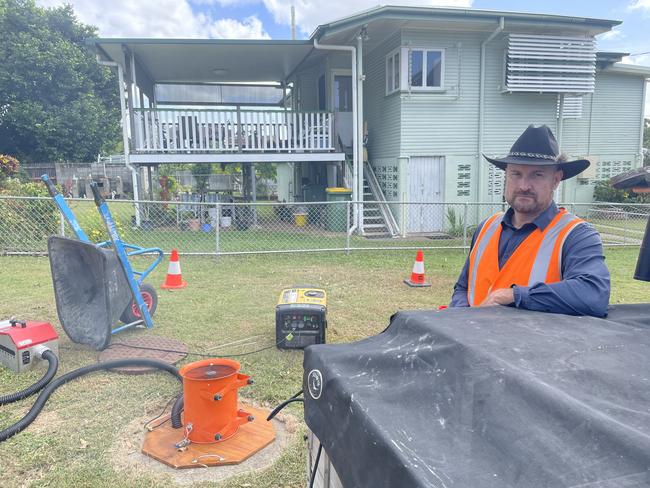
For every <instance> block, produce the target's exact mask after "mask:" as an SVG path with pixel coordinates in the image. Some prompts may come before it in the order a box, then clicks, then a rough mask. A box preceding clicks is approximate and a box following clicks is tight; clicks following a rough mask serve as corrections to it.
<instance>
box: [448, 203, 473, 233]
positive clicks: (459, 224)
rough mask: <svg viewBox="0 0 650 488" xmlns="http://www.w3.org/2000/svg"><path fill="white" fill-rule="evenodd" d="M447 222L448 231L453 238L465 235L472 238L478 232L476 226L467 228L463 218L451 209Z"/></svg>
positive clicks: (449, 209)
mask: <svg viewBox="0 0 650 488" xmlns="http://www.w3.org/2000/svg"><path fill="white" fill-rule="evenodd" d="M447 221H448V222H449V229H447V233H448V234H449V235H450V236H451V237H463V236H464V235H467V236H470V237H471V236H472V234H474V231H475V230H476V226H475V225H467V226H466V225H465V222H464V221H463V217H462V216H460V215H456V211H455V210H454V209H453V208H451V207H449V208H447ZM466 233H467V234H466Z"/></svg>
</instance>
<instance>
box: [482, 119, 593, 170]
mask: <svg viewBox="0 0 650 488" xmlns="http://www.w3.org/2000/svg"><path fill="white" fill-rule="evenodd" d="M483 157H484V158H485V159H487V160H488V161H489V162H491V163H492V164H494V165H495V166H497V167H499V168H501V169H503V170H505V169H506V166H507V165H508V163H512V164H530V165H538V166H551V165H553V166H557V167H558V168H559V169H561V170H562V171H563V172H564V174H563V176H562V179H563V180H567V179H569V178H573V177H574V176H575V175H577V174H579V173H582V172H583V171H584V170H586V169H587V168H588V167H589V164H590V163H589V161H588V160H586V159H577V160H575V161H562V160H560V147H559V146H558V144H557V140H556V139H555V136H554V135H553V132H551V129H549V128H548V126H546V125H542V126H539V127H535V126H533V125H529V126H528V128H527V129H526V130H525V131H524V133H523V134H522V135H520V136H519V139H517V140H516V141H515V143H514V144H513V145H512V148H511V149H510V154H508V155H507V156H504V157H503V158H500V159H493V158H488V157H487V156H486V155H485V154H484V155H483Z"/></svg>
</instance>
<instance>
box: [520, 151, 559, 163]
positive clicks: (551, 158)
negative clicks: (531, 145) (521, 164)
mask: <svg viewBox="0 0 650 488" xmlns="http://www.w3.org/2000/svg"><path fill="white" fill-rule="evenodd" d="M508 156H519V157H522V156H523V157H525V158H535V159H548V160H549V161H557V158H556V157H555V156H551V155H549V154H540V153H529V152H511V153H510V154H508Z"/></svg>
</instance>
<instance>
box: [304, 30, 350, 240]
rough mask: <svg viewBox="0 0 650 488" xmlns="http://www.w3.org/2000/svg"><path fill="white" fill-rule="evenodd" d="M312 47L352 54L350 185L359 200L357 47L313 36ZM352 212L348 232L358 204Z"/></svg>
mask: <svg viewBox="0 0 650 488" xmlns="http://www.w3.org/2000/svg"><path fill="white" fill-rule="evenodd" d="M314 49H322V50H324V51H346V52H349V53H350V54H351V56H352V81H353V83H352V133H353V139H352V140H353V142H352V144H353V147H354V151H353V152H352V179H353V180H354V184H353V185H352V201H353V202H358V201H359V190H358V186H359V183H358V180H359V153H360V151H361V150H362V149H361V148H360V147H359V146H360V142H361V140H360V137H359V128H358V119H357V110H358V107H359V100H358V95H357V84H358V82H359V80H358V77H357V49H356V48H355V47H353V46H337V45H333V44H320V43H319V42H318V39H316V38H314ZM352 213H353V215H354V218H353V222H352V227H351V228H350V229H349V230H348V234H352V233H353V232H354V231H355V230H357V228H358V227H360V226H359V225H358V223H359V221H360V219H359V209H358V204H354V207H353V210H352Z"/></svg>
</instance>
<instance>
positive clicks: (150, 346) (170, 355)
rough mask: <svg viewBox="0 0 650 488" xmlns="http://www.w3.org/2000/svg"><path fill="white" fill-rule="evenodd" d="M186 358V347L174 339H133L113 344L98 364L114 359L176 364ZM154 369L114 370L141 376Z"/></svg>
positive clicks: (103, 353)
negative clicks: (149, 360) (147, 360)
mask: <svg viewBox="0 0 650 488" xmlns="http://www.w3.org/2000/svg"><path fill="white" fill-rule="evenodd" d="M185 356H187V346H186V345H185V344H184V343H183V342H181V341H178V340H176V339H169V338H167V337H155V336H146V337H133V338H131V339H126V340H122V341H119V342H114V343H112V344H111V345H110V346H108V347H107V348H106V349H104V350H103V351H102V352H101V354H100V355H99V362H100V363H105V362H107V361H114V360H116V359H156V360H158V361H163V362H165V363H168V364H176V363H177V362H179V361H180V360H181V359H184V358H185ZM154 370H155V368H150V367H147V366H125V367H123V368H115V371H121V372H122V373H127V374H142V373H148V372H149V371H154Z"/></svg>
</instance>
